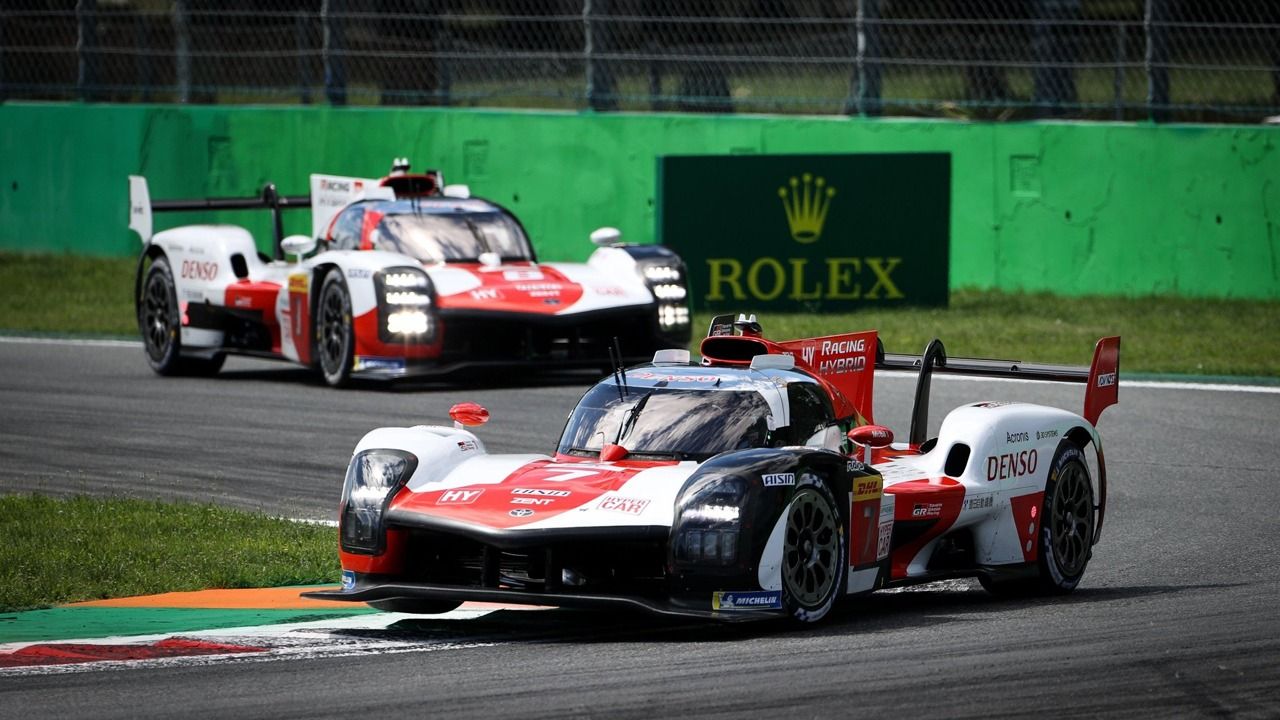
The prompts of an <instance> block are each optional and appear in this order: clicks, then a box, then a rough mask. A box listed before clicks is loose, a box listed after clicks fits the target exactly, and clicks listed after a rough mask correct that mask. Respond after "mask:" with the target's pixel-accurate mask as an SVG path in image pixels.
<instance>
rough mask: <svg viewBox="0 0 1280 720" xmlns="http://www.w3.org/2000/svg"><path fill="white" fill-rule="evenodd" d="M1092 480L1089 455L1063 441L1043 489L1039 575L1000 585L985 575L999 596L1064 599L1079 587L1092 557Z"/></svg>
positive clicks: (985, 582)
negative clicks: (1063, 595) (1060, 596)
mask: <svg viewBox="0 0 1280 720" xmlns="http://www.w3.org/2000/svg"><path fill="white" fill-rule="evenodd" d="M1095 521H1096V515H1095V514H1094V507H1093V482H1092V481H1091V480H1090V478H1089V466H1088V464H1087V463H1086V462H1085V456H1084V451H1082V450H1081V449H1080V448H1079V447H1077V446H1076V445H1075V444H1074V443H1072V442H1070V441H1068V440H1064V441H1063V442H1062V443H1061V444H1060V445H1058V451H1057V453H1055V454H1054V456H1053V464H1052V465H1051V466H1050V469H1049V478H1048V480H1047V481H1046V483H1045V488H1044V505H1043V506H1042V507H1041V513H1040V526H1039V541H1038V544H1039V547H1038V553H1037V554H1038V557H1037V559H1036V570H1037V573H1036V575H1035V577H1031V578H1025V579H1019V580H1006V581H1000V580H997V579H994V578H990V577H985V576H984V577H980V578H978V580H979V581H980V582H981V583H982V587H984V588H986V589H987V590H988V591H989V592H991V593H993V594H996V595H1061V594H1065V593H1069V592H1071V591H1072V590H1074V589H1075V588H1076V585H1079V584H1080V579H1081V578H1082V577H1084V570H1085V567H1086V566H1088V564H1089V559H1090V558H1091V557H1092V556H1093V529H1094V523H1095Z"/></svg>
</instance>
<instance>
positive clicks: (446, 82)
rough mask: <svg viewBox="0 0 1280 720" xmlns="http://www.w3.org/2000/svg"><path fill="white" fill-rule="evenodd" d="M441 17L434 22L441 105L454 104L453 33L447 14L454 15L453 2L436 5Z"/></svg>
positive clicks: (446, 1)
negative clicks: (450, 30)
mask: <svg viewBox="0 0 1280 720" xmlns="http://www.w3.org/2000/svg"><path fill="white" fill-rule="evenodd" d="M436 7H437V9H438V12H439V13H440V15H441V17H440V18H438V19H437V20H436V22H435V23H434V27H435V32H434V33H433V35H434V36H435V42H434V43H433V45H434V46H435V51H436V58H437V59H436V98H437V102H438V103H439V104H440V105H444V106H448V105H452V104H453V57H452V54H453V35H452V34H451V33H450V32H449V23H448V21H447V20H446V17H445V16H448V15H452V14H453V11H454V7H453V3H452V2H450V0H443V2H439V3H437V5H436Z"/></svg>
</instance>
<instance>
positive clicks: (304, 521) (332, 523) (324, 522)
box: [285, 518, 338, 528]
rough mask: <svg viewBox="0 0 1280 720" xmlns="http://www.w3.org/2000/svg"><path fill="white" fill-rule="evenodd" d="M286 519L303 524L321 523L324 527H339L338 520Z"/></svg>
mask: <svg viewBox="0 0 1280 720" xmlns="http://www.w3.org/2000/svg"><path fill="white" fill-rule="evenodd" d="M285 520H288V521H289V522H295V523H299V524H302V525H320V526H323V527H331V528H336V527H338V521H337V520H312V519H311V518H285Z"/></svg>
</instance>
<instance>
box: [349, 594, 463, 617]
mask: <svg viewBox="0 0 1280 720" xmlns="http://www.w3.org/2000/svg"><path fill="white" fill-rule="evenodd" d="M461 604H462V603H461V602H459V601H457V600H422V599H420V598H389V599H387V600H372V601H370V602H369V606H370V607H373V608H376V609H378V610H381V611H383V612H396V613H413V614H415V615H441V614H443V613H447V612H449V611H450V610H457V609H458V606H459V605H461Z"/></svg>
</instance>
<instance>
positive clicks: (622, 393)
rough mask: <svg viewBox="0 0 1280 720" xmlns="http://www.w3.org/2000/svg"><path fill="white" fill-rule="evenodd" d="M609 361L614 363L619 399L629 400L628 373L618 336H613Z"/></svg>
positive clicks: (615, 382) (614, 375) (614, 380)
mask: <svg viewBox="0 0 1280 720" xmlns="http://www.w3.org/2000/svg"><path fill="white" fill-rule="evenodd" d="M609 360H610V361H612V362H613V384H614V387H617V388H618V399H619V400H626V399H627V390H628V388H627V371H626V369H625V368H623V367H622V346H621V345H619V344H618V336H617V335H614V336H613V345H612V346H610V347H609Z"/></svg>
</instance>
